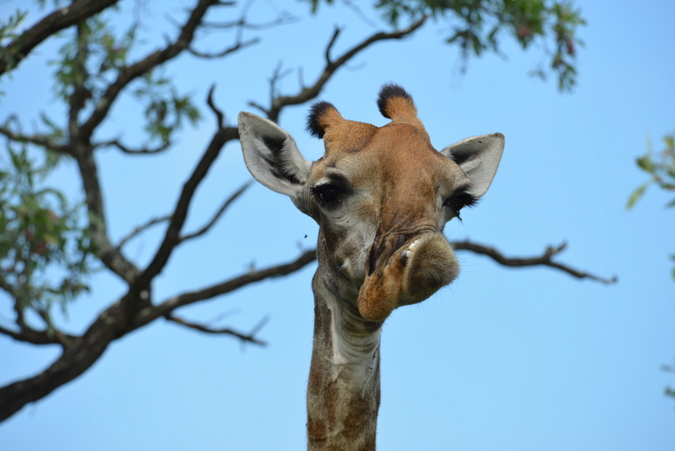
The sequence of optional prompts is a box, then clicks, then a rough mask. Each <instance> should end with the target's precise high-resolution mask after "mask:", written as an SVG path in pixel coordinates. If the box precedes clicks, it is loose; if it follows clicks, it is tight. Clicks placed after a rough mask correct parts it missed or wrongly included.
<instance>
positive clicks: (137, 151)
mask: <svg viewBox="0 0 675 451" xmlns="http://www.w3.org/2000/svg"><path fill="white" fill-rule="evenodd" d="M111 146H112V147H117V148H118V149H119V150H121V151H122V152H124V153H127V154H131V155H141V154H145V155H147V154H154V153H160V152H162V151H164V150H166V149H168V148H169V147H170V146H171V141H164V143H163V144H162V145H161V146H159V147H155V148H154V149H150V148H148V147H140V148H137V149H132V148H130V147H128V146H125V145H124V144H122V143H121V142H120V141H119V139H115V140H113V141H104V142H100V143H95V144H93V147H94V148H99V147H111Z"/></svg>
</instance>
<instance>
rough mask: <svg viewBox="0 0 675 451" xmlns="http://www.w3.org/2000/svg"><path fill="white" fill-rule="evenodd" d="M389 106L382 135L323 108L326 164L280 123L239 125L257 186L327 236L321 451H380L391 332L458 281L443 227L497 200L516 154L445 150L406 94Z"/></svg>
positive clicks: (316, 354) (473, 147)
mask: <svg viewBox="0 0 675 451" xmlns="http://www.w3.org/2000/svg"><path fill="white" fill-rule="evenodd" d="M377 106H378V108H379V110H380V112H381V113H382V115H383V116H384V117H386V118H388V119H391V122H390V123H388V124H386V125H384V126H382V127H376V126H374V125H371V124H366V123H362V122H356V121H351V120H346V119H344V118H343V117H342V116H341V115H340V113H339V112H338V110H337V109H336V108H335V107H334V106H333V105H332V104H330V103H328V102H317V103H315V104H314V105H313V106H312V108H311V110H310V114H309V116H308V121H307V129H308V131H309V132H310V133H311V134H312V135H314V136H316V137H318V138H321V139H323V142H324V146H325V153H324V155H323V157H322V158H320V159H319V160H317V161H314V162H310V161H307V160H306V159H305V158H304V157H303V156H302V154H301V153H300V151H299V150H298V148H297V146H296V143H295V140H294V139H293V138H292V136H291V135H290V134H289V133H287V132H286V131H284V130H283V129H281V128H280V127H279V126H277V125H276V124H274V123H273V122H271V121H268V120H267V119H263V118H261V117H258V116H255V115H253V114H250V113H245V112H242V113H240V115H239V134H240V139H241V145H242V150H243V154H244V160H245V162H246V166H247V167H248V169H249V171H250V172H251V174H252V175H253V177H254V178H255V179H256V180H258V181H259V182H260V183H262V184H263V185H265V186H266V187H268V188H270V189H272V190H274V191H276V192H279V193H281V194H285V195H287V196H289V197H290V198H291V200H292V201H293V203H294V204H295V206H296V207H297V208H298V209H299V210H300V211H302V212H303V213H305V214H307V215H309V216H311V217H312V218H313V219H314V220H316V222H317V223H318V224H319V227H320V229H319V240H318V245H317V254H318V261H319V265H318V268H317V272H316V274H315V276H314V279H313V282H312V288H313V291H314V297H315V326H314V346H313V351H312V364H311V368H310V377H309V388H308V401H307V405H308V423H307V428H308V437H309V449H312V450H320V449H340V450H371V449H374V448H375V431H376V420H377V411H378V408H379V402H380V379H379V343H380V330H381V326H382V323H383V322H384V320H386V318H387V317H388V316H389V315H390V314H391V312H392V311H393V310H394V309H396V308H398V307H400V306H403V305H408V304H414V303H418V302H422V301H424V300H425V299H427V298H428V297H429V296H431V295H432V294H434V293H435V292H436V291H438V290H439V289H440V288H441V287H443V286H445V285H448V284H449V283H451V282H452V281H453V280H454V279H455V278H456V277H457V275H458V274H459V264H458V262H457V258H456V257H455V254H454V252H453V250H452V247H451V246H450V243H449V242H448V240H447V239H446V238H445V236H444V235H443V228H444V226H445V224H446V223H447V222H448V221H450V220H451V219H453V218H455V217H459V212H460V210H461V209H462V208H464V207H467V206H471V205H472V204H475V203H476V201H477V200H478V199H479V198H480V197H481V196H482V195H483V194H485V192H486V191H487V189H488V187H489V186H490V184H491V183H492V180H493V178H494V175H495V173H496V171H497V167H498V165H499V161H500V159H501V156H502V152H503V150H504V136H503V135H502V134H500V133H494V134H491V135H483V136H475V137H472V138H468V139H465V140H463V141H460V142H458V143H456V144H453V145H451V146H448V147H446V148H444V149H443V150H441V151H440V152H439V151H437V150H435V149H434V148H433V147H432V145H431V142H430V139H429V136H428V134H427V132H426V130H425V128H424V125H423V124H422V122H421V121H420V120H419V118H418V117H417V109H416V107H415V104H414V102H413V100H412V97H411V96H410V95H409V94H408V93H407V92H406V91H405V90H404V89H403V88H401V87H400V86H397V85H385V86H384V87H383V88H382V89H381V91H380V94H379V97H378V99H377Z"/></svg>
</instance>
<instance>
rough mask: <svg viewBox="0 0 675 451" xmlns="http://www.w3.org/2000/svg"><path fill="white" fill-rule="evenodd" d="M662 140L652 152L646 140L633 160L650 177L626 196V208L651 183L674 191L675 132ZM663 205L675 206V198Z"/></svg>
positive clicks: (638, 197) (674, 257)
mask: <svg viewBox="0 0 675 451" xmlns="http://www.w3.org/2000/svg"><path fill="white" fill-rule="evenodd" d="M662 141H663V145H664V147H663V149H662V150H661V151H659V152H654V151H653V149H652V145H651V141H650V140H647V153H645V154H644V155H642V156H641V157H638V158H637V159H636V160H635V164H637V166H638V168H640V170H642V171H644V172H646V173H647V174H649V176H650V177H649V179H648V180H647V181H646V182H644V183H643V184H641V185H640V186H638V187H637V188H636V189H635V190H634V191H633V193H632V194H631V195H630V197H629V198H628V203H627V204H626V208H628V209H629V210H630V209H631V208H633V207H634V206H635V204H636V203H637V201H638V200H640V198H641V197H642V196H643V195H644V194H645V191H646V190H647V188H649V186H651V185H656V186H658V187H659V188H661V189H662V190H664V191H667V192H671V193H672V192H675V133H672V134H670V135H666V136H664V137H663V138H662ZM665 206H666V208H673V207H675V198H673V199H671V200H670V201H669V202H668V203H667V204H666V205H665ZM670 258H671V259H672V260H673V261H675V254H673V255H671V256H670ZM672 276H673V279H675V268H673V271H672Z"/></svg>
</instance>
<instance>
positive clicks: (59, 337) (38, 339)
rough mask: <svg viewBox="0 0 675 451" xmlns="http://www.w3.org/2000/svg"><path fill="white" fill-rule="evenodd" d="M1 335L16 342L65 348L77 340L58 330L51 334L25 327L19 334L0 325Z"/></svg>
mask: <svg viewBox="0 0 675 451" xmlns="http://www.w3.org/2000/svg"><path fill="white" fill-rule="evenodd" d="M0 334H3V335H7V336H8V337H10V338H13V339H14V340H17V341H22V342H24V343H31V344H34V345H51V344H59V345H61V346H64V347H65V346H67V344H68V343H69V342H70V341H72V340H73V339H75V338H77V337H75V336H73V335H68V334H64V333H62V332H59V331H57V330H54V331H52V332H51V333H50V332H48V331H46V330H35V329H32V328H28V327H25V326H24V327H22V330H21V332H17V331H14V330H11V329H8V328H6V327H4V326H1V325H0Z"/></svg>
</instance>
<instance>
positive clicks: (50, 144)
mask: <svg viewBox="0 0 675 451" xmlns="http://www.w3.org/2000/svg"><path fill="white" fill-rule="evenodd" d="M12 119H13V118H11V117H10V118H9V119H7V121H5V123H4V124H3V125H2V126H0V134H1V135H4V136H5V137H7V139H9V140H11V141H15V142H19V143H21V142H27V143H31V144H35V145H36V146H39V147H43V148H45V149H47V150H51V151H52V152H57V153H62V154H67V155H71V156H72V152H71V150H70V147H68V146H65V145H62V144H56V143H55V142H54V141H53V140H52V139H51V138H50V137H49V136H46V135H40V134H35V135H23V134H20V133H16V132H13V131H12V130H10V128H9V122H10V121H11V120H12Z"/></svg>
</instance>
